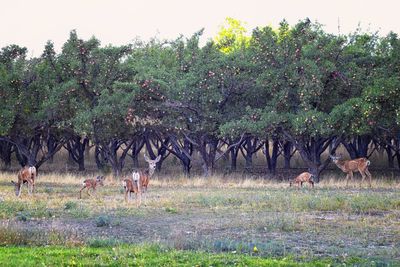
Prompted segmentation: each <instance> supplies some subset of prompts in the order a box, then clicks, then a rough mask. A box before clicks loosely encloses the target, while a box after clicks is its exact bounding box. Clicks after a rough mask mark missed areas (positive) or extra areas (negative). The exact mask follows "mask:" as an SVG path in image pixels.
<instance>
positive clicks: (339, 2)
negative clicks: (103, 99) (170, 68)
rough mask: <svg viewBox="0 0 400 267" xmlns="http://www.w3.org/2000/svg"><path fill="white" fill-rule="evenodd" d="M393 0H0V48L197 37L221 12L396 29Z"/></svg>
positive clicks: (261, 21)
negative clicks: (74, 40)
mask: <svg viewBox="0 0 400 267" xmlns="http://www.w3.org/2000/svg"><path fill="white" fill-rule="evenodd" d="M399 7H400V1H397V0H380V1H371V0H365V1H362V0H347V1H346V0H329V1H327V0H275V1H270V0H264V1H262V0H242V1H240V0H197V1H191V0H164V1H163V0H159V1H156V0H142V1H138V0H131V1H129V0H69V1H68V0H6V1H4V0H0V8H1V9H0V48H2V47H4V46H6V45H9V44H18V45H20V46H26V47H27V48H28V49H29V56H39V55H40V54H41V53H42V51H43V48H44V45H45V43H46V42H47V40H52V41H53V42H54V44H55V47H56V49H57V51H58V52H59V49H60V48H61V46H62V44H63V43H64V42H65V41H66V40H67V39H68V36H69V32H70V31H71V30H73V29H76V30H77V33H78V36H79V37H80V38H83V39H88V38H90V37H91V36H93V35H94V36H96V37H97V38H98V39H99V40H100V41H101V43H102V45H107V44H114V45H121V44H127V43H130V42H132V40H133V39H135V38H136V37H139V38H140V39H142V40H148V39H149V38H151V37H154V36H157V37H158V38H160V39H164V38H166V39H175V38H177V37H178V36H179V35H180V34H183V35H184V36H186V37H189V36H190V35H192V34H193V33H194V32H196V31H198V30H200V29H201V28H205V31H204V35H203V39H204V41H206V40H207V39H208V38H211V37H213V36H215V35H216V34H217V32H218V30H219V27H220V26H221V25H222V24H223V22H224V19H225V18H226V17H228V16H229V17H233V18H235V19H239V20H241V21H243V22H246V23H247V24H246V25H247V27H248V28H249V30H251V29H253V28H255V27H257V26H261V27H262V26H266V25H272V26H277V25H278V24H279V22H280V21H281V20H282V19H284V18H285V19H286V20H287V21H288V22H289V23H290V25H294V24H295V23H297V22H298V20H300V19H304V18H306V17H309V18H310V19H311V21H313V22H315V21H318V22H319V23H322V24H323V25H325V27H324V29H325V30H326V31H327V32H331V33H335V34H337V33H338V21H339V22H340V30H341V33H349V32H352V31H354V30H355V29H356V28H357V27H358V25H359V23H360V25H361V27H362V29H363V30H365V31H366V30H370V31H376V30H379V32H380V33H381V34H382V35H384V34H386V33H388V32H389V31H391V30H392V31H394V32H397V33H400V19H399V18H398V17H397V16H399V10H400V9H399Z"/></svg>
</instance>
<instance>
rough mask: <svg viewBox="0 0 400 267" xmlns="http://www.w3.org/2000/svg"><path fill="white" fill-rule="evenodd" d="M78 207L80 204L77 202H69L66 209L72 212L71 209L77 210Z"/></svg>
mask: <svg viewBox="0 0 400 267" xmlns="http://www.w3.org/2000/svg"><path fill="white" fill-rule="evenodd" d="M77 207H78V203H76V202H75V201H68V202H66V203H65V206H64V209H66V210H71V209H76V208H77Z"/></svg>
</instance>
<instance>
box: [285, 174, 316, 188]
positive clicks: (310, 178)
mask: <svg viewBox="0 0 400 267" xmlns="http://www.w3.org/2000/svg"><path fill="white" fill-rule="evenodd" d="M303 183H309V184H310V186H311V187H312V188H314V175H312V174H311V173H309V172H303V173H301V174H300V175H299V176H297V177H296V178H294V180H292V181H290V183H289V186H292V184H297V186H298V187H303Z"/></svg>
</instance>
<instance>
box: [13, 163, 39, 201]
mask: <svg viewBox="0 0 400 267" xmlns="http://www.w3.org/2000/svg"><path fill="white" fill-rule="evenodd" d="M35 179H36V168H35V166H25V167H23V168H22V169H21V170H19V172H18V181H17V182H14V181H11V183H12V184H13V185H14V187H15V195H16V196H17V197H19V196H20V195H21V188H22V185H23V184H25V183H26V184H27V186H28V193H29V194H31V193H34V191H35Z"/></svg>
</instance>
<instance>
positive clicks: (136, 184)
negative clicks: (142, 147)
mask: <svg viewBox="0 0 400 267" xmlns="http://www.w3.org/2000/svg"><path fill="white" fill-rule="evenodd" d="M160 159H161V155H158V157H157V158H156V159H154V160H151V159H149V158H148V157H147V156H146V155H144V160H145V161H146V162H147V163H148V164H149V167H148V168H146V169H139V170H134V171H133V172H132V178H131V179H130V178H127V179H124V180H123V181H122V185H123V187H124V191H125V201H126V202H128V195H129V198H130V197H131V193H132V192H133V193H135V194H136V201H137V204H136V205H137V206H138V207H139V206H140V204H141V203H142V193H143V194H144V193H146V192H147V187H148V185H149V182H150V178H151V176H153V174H154V171H155V169H156V165H157V162H159V161H160ZM144 196H146V195H144Z"/></svg>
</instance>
